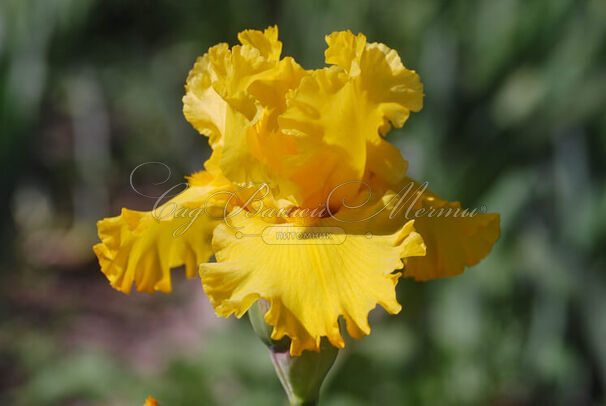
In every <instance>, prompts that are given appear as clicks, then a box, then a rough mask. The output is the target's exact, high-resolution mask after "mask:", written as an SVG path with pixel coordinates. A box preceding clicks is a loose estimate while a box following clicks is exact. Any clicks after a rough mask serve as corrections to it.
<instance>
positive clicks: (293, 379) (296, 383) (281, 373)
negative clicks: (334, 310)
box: [248, 300, 339, 406]
mask: <svg viewBox="0 0 606 406" xmlns="http://www.w3.org/2000/svg"><path fill="white" fill-rule="evenodd" d="M268 309H269V304H268V303H267V302H266V301H264V300H259V301H257V303H255V304H254V305H253V306H252V307H251V308H250V309H249V311H248V317H249V319H250V322H251V324H252V326H253V330H254V331H255V333H256V334H257V335H258V336H259V338H261V340H262V341H263V342H264V343H265V345H267V347H268V348H269V351H270V354H271V360H272V362H273V364H274V367H275V369H276V374H277V375H278V378H279V379H280V382H281V383H282V387H284V390H285V391H286V394H287V395H288V400H289V401H290V404H291V406H295V405H299V406H303V405H308V406H309V405H317V404H318V397H319V395H320V387H321V386H322V382H324V378H326V375H327V374H328V371H329V370H330V368H331V367H332V365H333V364H334V362H335V359H336V358H337V353H338V352H339V350H338V349H337V348H336V347H334V346H332V345H331V344H330V343H329V342H328V341H327V340H322V343H321V344H320V351H319V352H315V351H303V353H302V354H301V355H300V356H298V357H293V356H291V355H290V353H289V351H288V350H289V347H290V340H289V339H288V338H286V337H285V338H284V339H282V340H280V341H274V340H272V339H271V338H270V336H271V331H272V327H271V326H270V325H269V324H267V323H265V320H264V318H263V316H264V315H265V313H266V312H267V310H268Z"/></svg>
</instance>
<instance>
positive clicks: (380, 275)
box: [94, 27, 499, 355]
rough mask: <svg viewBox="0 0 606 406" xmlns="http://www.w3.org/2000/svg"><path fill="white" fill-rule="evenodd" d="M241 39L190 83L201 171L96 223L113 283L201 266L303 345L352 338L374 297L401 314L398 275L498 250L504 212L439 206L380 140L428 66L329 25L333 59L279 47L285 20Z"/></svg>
mask: <svg viewBox="0 0 606 406" xmlns="http://www.w3.org/2000/svg"><path fill="white" fill-rule="evenodd" d="M238 39H239V41H240V45H236V46H233V47H232V48H229V46H228V45H227V44H219V45H216V46H214V47H212V48H210V49H209V50H208V52H207V53H206V54H204V55H203V56H202V57H200V58H198V60H197V61H196V63H195V65H194V67H193V69H192V70H191V72H190V74H189V76H188V78H187V84H186V94H185V96H184V97H183V105H184V107H183V111H184V114H185V117H186V118H187V120H188V121H189V122H190V123H191V124H192V125H193V126H194V128H196V129H197V130H198V131H199V132H200V133H202V134H204V135H206V136H208V138H209V143H210V146H211V147H212V149H213V153H212V155H211V158H210V159H209V160H208V161H207V162H206V164H205V168H206V170H205V171H201V172H198V173H195V174H193V175H192V176H191V177H190V178H188V185H189V187H188V188H187V189H186V190H185V191H184V192H182V193H181V194H179V195H178V196H176V197H174V198H173V199H172V200H170V201H168V202H166V203H165V204H164V205H163V206H160V207H158V208H156V209H155V210H153V211H151V212H138V211H132V210H127V209H123V211H122V213H121V214H120V215H119V216H117V217H113V218H107V219H104V220H102V221H100V222H99V223H98V229H99V236H100V238H101V243H99V244H97V245H96V246H95V247H94V250H95V253H96V254H97V257H98V258H99V263H100V265H101V270H102V271H103V273H104V274H105V275H106V276H107V278H108V279H109V281H110V282H111V285H112V286H113V287H114V288H116V289H118V290H120V291H122V292H125V293H129V291H130V289H131V286H132V284H133V282H134V284H135V285H136V287H137V289H138V290H139V291H146V292H149V293H153V292H154V291H156V290H160V291H162V292H170V291H171V279H170V268H173V267H177V266H182V265H183V266H185V272H186V274H187V276H188V277H194V276H195V275H196V274H197V273H198V271H199V273H200V276H201V280H202V286H203V288H204V290H205V292H206V294H207V295H208V297H209V298H210V301H211V303H212V305H213V307H214V308H215V310H216V312H217V314H218V315H221V316H225V317H228V316H230V315H231V314H235V315H236V317H241V316H242V315H243V314H245V313H246V312H247V310H248V309H249V308H250V306H251V305H253V303H254V302H255V301H257V300H259V299H264V300H266V301H267V302H268V303H269V305H270V309H269V311H268V312H267V313H266V315H265V321H266V322H267V323H268V324H270V325H271V326H273V332H272V336H271V337H272V339H275V340H279V339H281V338H283V337H284V336H288V337H289V338H290V339H291V347H290V353H291V355H300V354H301V352H302V351H303V350H316V351H317V350H319V345H320V341H321V339H322V337H326V338H327V339H328V340H329V341H330V343H332V345H334V346H336V347H343V346H344V341H343V337H342V335H341V331H340V328H339V323H338V319H339V317H343V319H344V320H345V324H346V329H347V331H348V333H349V334H350V336H352V337H354V338H361V337H362V336H364V335H367V334H369V333H370V327H369V325H368V313H369V312H370V310H372V309H373V308H375V307H376V305H377V304H379V305H381V306H382V307H383V308H384V309H385V310H386V311H387V312H389V313H392V314H393V313H397V312H399V311H400V309H401V306H400V304H399V303H398V301H397V300H396V293H395V286H396V284H397V282H398V279H399V277H400V276H402V272H395V273H394V271H395V270H398V269H402V268H404V270H403V276H408V277H413V278H415V279H418V280H428V279H432V278H439V277H447V276H454V275H457V274H460V273H462V272H463V270H464V268H465V267H466V266H471V265H474V264H476V263H477V262H479V261H480V260H481V259H482V258H483V257H484V256H486V255H487V254H488V252H489V251H490V250H491V248H492V245H493V244H494V243H495V242H496V240H497V239H498V237H499V216H498V215H497V214H475V215H473V216H452V215H451V216H448V215H443V214H444V212H446V211H448V210H449V209H450V210H456V209H460V206H459V204H458V203H451V202H447V201H445V200H442V199H440V198H439V197H437V196H436V195H434V194H433V193H432V192H430V191H429V190H423V188H420V187H419V188H417V186H419V185H418V184H416V183H411V182H412V181H411V180H410V179H408V178H407V177H406V170H407V162H406V161H405V160H404V159H403V158H402V155H401V154H400V151H399V150H398V149H397V148H396V147H394V146H393V145H391V144H390V143H389V142H387V141H386V140H385V139H384V136H385V135H386V134H387V133H388V132H389V130H390V129H391V127H401V126H402V125H404V123H405V122H406V120H407V119H408V116H409V114H410V112H411V111H413V112H418V111H419V110H421V108H422V105H423V85H422V84H421V82H420V80H419V76H418V75H417V73H415V72H414V71H411V70H409V69H407V68H405V67H404V65H403V64H402V61H401V60H400V57H399V56H398V54H397V52H396V51H394V50H392V49H389V48H388V47H387V46H385V45H384V44H379V43H369V42H367V40H366V37H365V36H364V35H362V34H358V35H357V36H356V35H353V34H352V33H351V32H349V31H344V32H335V33H332V34H330V35H328V36H327V37H326V42H327V43H328V48H327V50H326V52H325V55H326V63H327V64H328V65H329V66H328V67H325V68H322V69H317V70H305V69H303V68H302V67H301V66H300V65H298V64H297V63H296V62H295V60H294V59H292V58H290V57H284V58H281V56H280V54H281V48H282V43H281V42H280V41H278V30H277V27H270V28H267V29H266V30H265V31H256V30H246V31H243V32H241V33H240V34H239V35H238ZM258 185H262V187H257V186H258ZM407 185H409V186H410V185H414V186H415V188H413V189H407V190H408V191H409V192H410V193H409V196H408V197H411V199H409V200H408V203H409V206H410V207H407V208H406V210H402V207H398V206H399V205H400V203H399V202H401V199H400V197H401V196H402V193H401V191H402V190H403V189H406V188H407ZM260 190H263V191H262V192H260ZM400 206H401V205H400ZM398 209H399V210H398ZM217 210H218V211H224V213H226V214H227V215H226V216H224V218H221V216H215V215H211V212H213V211H214V212H217ZM440 210H441V211H442V215H430V214H425V215H423V213H435V212H436V211H440ZM202 211H203V212H204V214H203V215H199V214H200V213H201V212H202ZM404 211H406V214H408V215H404V214H403V212H404ZM411 211H412V212H414V213H416V215H415V216H412V217H413V218H411V216H410V212H411ZM419 213H421V215H419ZM194 220H195V221H194ZM268 227H269V232H268V231H267V230H268ZM272 227H273V229H272ZM272 230H273V231H272ZM318 230H320V231H318ZM326 230H328V231H326ZM285 236H286V237H289V236H295V237H294V239H293V241H291V243H284V241H278V240H279V239H280V238H282V239H284V238H286V237H285ZM323 237H327V238H328V240H331V239H336V242H334V243H331V242H330V241H325V240H324V239H323ZM302 242H303V243H302ZM213 254H214V256H215V258H216V262H212V263H210V262H208V261H209V259H210V257H211V256H212V255H213ZM200 264H201V265H200Z"/></svg>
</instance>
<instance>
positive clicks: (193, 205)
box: [93, 172, 229, 294]
mask: <svg viewBox="0 0 606 406" xmlns="http://www.w3.org/2000/svg"><path fill="white" fill-rule="evenodd" d="M228 187H229V184H227V183H226V182H225V180H224V179H220V178H215V177H213V176H212V175H210V174H209V173H207V172H199V173H197V174H194V175H193V176H192V177H191V178H190V180H189V185H188V188H187V189H186V190H185V191H183V192H182V193H181V194H179V195H178V196H176V197H174V198H173V199H171V200H170V201H168V202H166V203H165V204H163V205H162V206H159V207H158V208H156V209H155V210H153V211H150V212H141V211H134V210H128V209H122V213H121V214H120V215H119V216H117V217H111V218H106V219H103V220H101V221H99V222H98V223H97V228H98V232H99V237H100V239H101V243H99V244H97V245H95V246H94V247H93V249H94V251H95V254H96V255H97V258H98V259H99V264H100V265H101V271H102V272H103V273H104V274H105V276H106V277H107V279H108V280H109V281H110V283H111V285H112V286H113V287H114V288H116V289H117V290H120V291H122V292H124V293H127V294H128V293H130V290H131V287H132V284H133V282H134V283H135V285H136V286H137V290H138V291H145V292H148V293H153V292H154V291H155V290H159V291H162V292H165V293H168V292H170V291H171V290H172V287H171V278H170V269H171V268H174V267H177V266H181V265H185V272H186V275H187V276H188V277H189V278H192V277H194V276H195V275H196V272H197V269H198V266H199V264H200V263H202V262H205V261H207V260H208V258H209V257H210V256H211V255H212V250H211V237H212V231H213V229H214V227H215V226H216V225H217V224H218V220H213V219H212V218H211V217H210V216H208V214H207V211H208V210H209V209H210V207H211V206H212V204H213V201H214V200H213V199H212V198H211V195H212V194H213V193H216V192H218V191H220V190H223V189H225V188H228ZM207 202H208V203H209V206H208V207H205V205H206V204H207ZM218 204H220V203H218Z"/></svg>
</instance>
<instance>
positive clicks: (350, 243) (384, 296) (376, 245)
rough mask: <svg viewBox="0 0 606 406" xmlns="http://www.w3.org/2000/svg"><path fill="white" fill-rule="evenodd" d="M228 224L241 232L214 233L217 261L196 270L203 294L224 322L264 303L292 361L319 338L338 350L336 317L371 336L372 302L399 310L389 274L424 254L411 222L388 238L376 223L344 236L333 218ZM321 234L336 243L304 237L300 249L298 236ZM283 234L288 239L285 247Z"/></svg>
mask: <svg viewBox="0 0 606 406" xmlns="http://www.w3.org/2000/svg"><path fill="white" fill-rule="evenodd" d="M230 224H232V225H235V226H241V227H242V228H240V229H235V228H232V227H229V226H227V225H225V224H223V225H219V226H218V227H217V228H216V229H215V232H214V237H213V249H214V250H215V256H216V258H217V263H210V264H202V266H201V268H200V275H201V278H202V285H203V287H204V290H205V292H206V294H207V295H208V296H209V298H210V301H211V304H212V305H213V307H214V308H215V310H216V312H217V314H218V315H221V316H224V317H228V316H229V315H231V314H235V315H236V317H241V316H242V315H243V314H244V313H246V311H247V310H248V308H249V307H250V306H251V305H252V304H253V303H254V302H255V301H256V300H258V299H259V298H262V299H265V300H267V301H268V302H269V303H270V305H271V307H270V310H269V311H268V312H267V314H266V315H265V320H266V321H267V323H268V324H270V325H272V326H273V327H274V329H273V332H272V338H273V339H276V340H279V339H280V338H282V337H284V336H285V335H286V336H288V337H290V338H291V340H292V341H291V348H290V352H291V354H292V355H300V354H301V352H302V351H303V350H315V351H318V350H319V345H320V340H321V338H322V337H324V336H325V337H327V338H328V340H329V341H330V342H331V343H332V344H333V345H334V346H336V347H343V346H344V341H343V337H342V336H341V332H340V329H339V325H338V318H339V316H343V318H344V319H345V321H346V324H347V330H348V332H349V334H350V335H351V336H353V337H355V338H360V337H362V336H364V335H367V334H369V333H370V327H369V325H368V313H369V312H370V310H372V309H373V308H375V307H376V305H377V304H379V305H381V306H382V307H383V308H384V309H385V310H387V311H388V312H389V313H397V312H399V311H400V309H401V306H400V305H399V304H398V302H397V300H396V295H395V285H396V283H397V280H398V277H399V276H400V273H395V274H394V273H392V272H393V271H394V270H395V269H400V268H402V267H403V259H404V258H408V257H411V256H415V255H424V252H425V247H424V245H423V241H422V238H421V237H420V235H419V234H418V233H416V232H415V231H414V227H413V222H408V223H406V224H404V225H403V226H402V227H401V228H399V229H398V230H397V231H396V232H394V233H392V234H380V232H381V231H382V230H381V229H380V228H378V229H377V230H376V234H375V233H374V232H375V228H376V227H375V224H374V223H373V222H370V223H367V224H366V226H365V228H364V229H365V230H367V231H369V232H365V233H361V232H360V231H361V230H362V228H360V227H359V226H358V227H352V230H353V233H348V232H347V231H345V230H346V229H348V228H349V226H348V225H347V224H346V223H341V222H338V221H336V220H335V219H332V218H324V219H321V220H320V221H318V222H317V223H315V225H314V226H313V227H300V226H296V225H293V224H292V223H282V224H273V225H272V224H271V223H268V222H266V221H264V220H263V219H261V218H258V217H252V218H250V216H247V214H246V213H245V212H241V213H239V214H238V215H236V216H234V217H233V218H232V219H231V221H230ZM268 227H269V228H268ZM322 232H325V233H329V234H330V235H331V236H332V238H333V239H334V240H331V242H329V243H323V241H324V240H321V239H318V240H316V239H314V237H309V239H305V238H306V237H303V238H304V240H303V241H304V242H305V244H301V241H302V240H301V239H300V238H301V237H300V236H301V233H322ZM280 233H282V234H280ZM289 233H290V234H289ZM280 235H281V236H282V239H281V238H280ZM285 235H289V236H290V237H289V238H292V240H287V241H286V242H285V241H284V240H283V238H284V236H285ZM297 236H298V237H297ZM318 238H320V237H318ZM290 241H292V244H291V243H290Z"/></svg>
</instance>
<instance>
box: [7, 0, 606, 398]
mask: <svg viewBox="0 0 606 406" xmlns="http://www.w3.org/2000/svg"><path fill="white" fill-rule="evenodd" d="M605 21H606V2H604V1H603V0H593V1H579V0H532V1H525V0H499V1H490V0H483V1H482V0H475V1H439V0H425V1H422V2H419V1H413V0H410V1H388V0H374V1H371V0H362V1H349V0H329V1H320V0H312V1H306V2H303V1H296V0H289V1H278V0H273V1H265V2H264V1H252V0H238V1H236V0H223V1H207V2H203V1H186V0H180V1H170V0H142V1H137V2H135V1H123V0H103V1H101V0H1V1H0V165H1V168H0V182H1V184H0V186H1V188H0V191H1V193H2V199H1V200H0V205H1V211H0V212H1V213H2V220H1V221H2V222H1V229H0V234H1V243H0V252H1V259H0V266H1V268H0V404H2V405H15V406H37V405H41V406H42V405H43V406H55V405H60V406H76V405H79V406H80V405H82V406H93V405H112V406H114V405H115V406H121V405H125V406H126V405H129V406H130V405H140V404H142V403H143V401H144V399H145V397H147V396H148V395H153V396H154V397H156V398H157V399H158V400H159V401H160V404H161V405H162V406H173V405H179V406H180V405H183V406H188V405H211V406H215V405H217V406H223V405H226V406H227V405H229V406H238V405H242V406H256V405H258V406H274V405H275V406H278V405H284V404H285V397H284V395H283V393H282V390H281V388H280V386H279V383H278V380H277V379H276V377H275V376H274V373H273V369H272V366H271V363H270V360H269V357H268V356H267V354H266V351H265V349H264V347H263V345H262V344H261V343H260V341H259V340H258V339H257V338H256V337H255V336H254V335H253V333H252V332H251V329H250V327H249V325H248V322H247V320H245V319H243V320H239V321H237V320H219V319H217V318H216V317H215V315H214V313H213V311H212V309H211V308H210V306H209V304H208V301H207V299H206V297H205V296H204V293H203V291H202V289H201V288H200V284H199V281H198V280H186V279H185V278H184V277H183V275H182V272H181V271H180V270H176V271H174V273H173V275H174V277H175V278H176V280H177V281H176V282H175V284H174V285H175V292H174V294H172V295H163V294H161V293H158V294H156V295H153V296H150V295H147V294H138V293H133V294H131V295H130V296H126V295H123V294H121V293H119V292H117V291H114V290H113V289H111V288H110V286H109V284H108V283H107V281H106V280H105V278H104V276H103V275H102V274H101V272H100V271H99V268H98V264H97V262H96V258H95V257H94V255H93V251H92V249H91V246H92V245H93V244H94V243H95V242H96V241H97V237H96V226H95V222H96V221H97V220H98V219H101V218H103V217H107V216H114V215H117V214H118V213H119V210H120V208H121V207H129V208H131V209H141V210H143V209H145V210H149V209H151V207H152V205H153V203H154V199H150V198H147V197H144V196H142V195H140V194H137V193H136V192H135V191H134V190H133V189H132V188H131V186H130V180H129V176H130V173H131V171H132V170H133V169H134V168H135V167H137V166H138V165H140V164H142V163H144V162H149V161H159V162H163V163H165V164H166V165H167V166H169V167H170V168H171V170H172V172H171V177H170V179H169V180H168V181H167V182H166V183H165V184H163V185H160V186H158V185H156V186H154V183H157V182H159V181H162V180H164V178H165V177H166V175H167V173H166V169H165V168H163V167H160V166H157V165H156V166H154V167H149V168H147V169H146V170H145V171H141V172H140V176H139V177H138V178H137V179H135V181H136V183H137V185H140V189H139V190H140V191H143V192H144V193H145V194H150V195H153V194H154V193H157V192H160V193H161V192H163V191H164V190H166V185H169V184H170V185H173V184H176V183H179V182H181V181H182V177H183V176H184V175H186V174H188V173H190V172H192V171H195V170H198V169H199V168H201V166H202V163H203V161H204V160H205V159H206V158H207V157H208V156H209V150H208V147H207V140H206V139H205V138H204V137H202V136H200V135H198V134H197V133H196V131H195V130H193V129H192V128H191V126H190V125H189V124H188V123H187V122H186V121H185V119H184V118H183V115H182V112H181V97H182V95H183V93H184V90H183V85H184V82H185V78H186V76H187V73H188V71H189V69H190V68H191V66H192V65H193V63H194V61H195V59H196V57H197V56H198V55H201V54H203V53H204V52H205V51H206V50H207V48H208V47H209V46H211V45H213V44H215V43H218V42H229V43H230V44H234V43H235V42H236V34H237V33H238V32H239V31H240V30H242V29H245V28H258V29H263V28H265V27H266V26H268V25H271V24H275V23H277V24H278V25H279V28H280V38H281V40H282V41H283V43H284V50H283V54H286V55H291V56H294V57H295V58H296V59H297V61H298V62H299V63H301V64H302V65H303V67H305V68H313V67H320V66H323V64H324V55H323V51H324V49H325V43H324V35H325V34H328V33H330V32H332V31H335V30H342V29H351V30H352V31H354V32H363V33H365V34H366V35H367V36H368V38H369V40H370V41H378V42H384V43H386V44H388V45H389V46H390V47H392V48H395V49H396V50H397V51H398V52H399V53H400V55H402V57H403V60H404V63H405V65H406V66H407V67H409V68H411V69H415V70H417V71H418V72H419V74H420V75H421V79H422V81H423V82H424V84H425V93H426V98H425V107H424V109H423V111H422V112H421V113H419V114H414V115H413V116H412V118H411V119H410V120H409V122H408V123H407V124H406V125H405V127H404V128H403V129H402V130H398V131H393V132H392V133H391V134H390V136H389V137H390V140H391V141H392V142H393V143H395V144H396V145H397V146H398V147H400V148H401V149H402V151H403V152H404V155H405V157H406V158H407V159H408V160H409V161H410V170H409V173H410V174H411V175H412V176H414V177H415V178H417V179H423V180H428V181H429V183H430V186H431V188H432V189H433V190H434V191H435V192H437V193H438V194H440V195H442V196H443V197H445V198H448V199H451V200H461V202H462V204H463V206H465V207H472V208H473V207H481V206H483V205H485V206H486V207H487V209H488V211H489V212H499V213H501V227H502V237H501V239H500V241H499V242H498V243H497V245H496V246H495V248H494V250H493V252H492V254H491V255H490V256H489V257H488V258H487V259H486V260H484V261H483V262H481V263H480V264H479V265H477V266H476V267H474V268H472V269H469V270H467V271H466V273H465V274H464V275H463V276H461V277H458V278H455V279H448V280H438V281H433V282H429V283H416V282H414V281H410V280H402V281H401V282H400V284H399V286H398V289H399V292H398V297H399V299H400V302H402V303H403V305H404V310H403V311H402V312H401V314H400V315H398V316H397V317H389V318H388V317H385V315H384V312H383V311H382V310H380V309H377V310H375V311H374V312H373V313H372V314H371V317H372V318H373V321H372V322H371V324H372V326H373V334H372V335H371V336H369V337H367V338H365V339H363V340H360V341H355V342H350V343H349V344H348V346H347V348H346V350H344V351H342V352H341V354H340V358H339V359H338V362H337V364H336V365H335V367H334V369H333V371H332V372H331V375H330V377H329V380H328V381H327V382H326V384H325V387H324V389H325V394H324V397H323V405H325V406H358V405H360V406H365V405H606V114H604V113H605V106H606V24H605V23H604V22H605ZM138 187H139V186H138Z"/></svg>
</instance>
